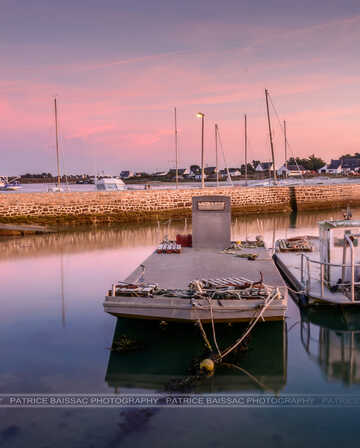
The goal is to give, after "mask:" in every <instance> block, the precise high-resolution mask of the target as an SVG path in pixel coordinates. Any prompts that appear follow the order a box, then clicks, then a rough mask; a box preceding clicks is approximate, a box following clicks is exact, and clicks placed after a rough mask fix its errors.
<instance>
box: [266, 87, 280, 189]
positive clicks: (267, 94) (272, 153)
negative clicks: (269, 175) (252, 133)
mask: <svg viewBox="0 0 360 448" xmlns="http://www.w3.org/2000/svg"><path fill="white" fill-rule="evenodd" d="M268 97H269V92H268V91H267V89H265V99H266V112H267V119H268V126H269V136H270V147H271V157H272V164H273V173H274V184H275V185H276V184H277V177H276V169H275V155H274V144H273V139H272V132H271V122H270V112H269V98H268Z"/></svg>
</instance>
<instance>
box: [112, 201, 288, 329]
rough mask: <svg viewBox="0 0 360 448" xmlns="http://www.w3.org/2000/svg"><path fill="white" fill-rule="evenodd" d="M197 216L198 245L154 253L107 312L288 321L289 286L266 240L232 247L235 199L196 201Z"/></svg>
mask: <svg viewBox="0 0 360 448" xmlns="http://www.w3.org/2000/svg"><path fill="white" fill-rule="evenodd" d="M192 216H193V219H192V223H193V224H192V226H193V235H192V244H193V247H191V248H190V247H182V248H181V250H180V253H175V252H171V253H157V251H155V252H154V253H153V254H152V255H151V256H150V257H149V258H148V259H147V260H145V261H144V263H143V264H142V265H141V266H140V267H138V268H137V269H136V270H135V272H133V273H132V274H131V275H130V276H129V277H128V278H127V279H126V280H125V281H123V282H116V283H114V284H113V285H112V288H111V290H110V291H109V292H108V295H107V296H106V298H105V302H104V310H105V311H106V312H107V313H110V314H112V315H114V316H119V317H128V318H138V319H155V320H164V321H179V322H196V321H199V320H200V321H201V322H211V321H215V322H237V321H251V320H253V319H254V318H256V317H257V316H258V317H259V318H261V319H262V320H266V321H267V320H283V319H284V317H285V312H286V309H287V288H286V285H285V283H284V281H283V279H282V277H281V275H280V274H279V272H278V270H277V269H276V266H275V265H274V262H273V260H272V258H271V255H270V253H269V252H268V250H267V249H266V248H265V247H264V244H263V242H262V241H257V242H252V243H251V244H250V243H249V242H243V243H240V244H237V243H235V244H231V239H230V224H231V214H230V198H229V197H226V196H201V197H200V196H198V197H193V210H192ZM177 252H178V251H177Z"/></svg>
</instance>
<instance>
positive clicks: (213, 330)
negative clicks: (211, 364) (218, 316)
mask: <svg viewBox="0 0 360 448" xmlns="http://www.w3.org/2000/svg"><path fill="white" fill-rule="evenodd" d="M207 301H208V302H209V306H210V316H211V327H212V332H213V339H214V344H215V347H216V350H217V352H218V354H219V356H220V357H221V351H220V349H219V346H218V343H217V340H216V333H215V324H214V314H213V309H212V302H211V301H212V299H210V298H207Z"/></svg>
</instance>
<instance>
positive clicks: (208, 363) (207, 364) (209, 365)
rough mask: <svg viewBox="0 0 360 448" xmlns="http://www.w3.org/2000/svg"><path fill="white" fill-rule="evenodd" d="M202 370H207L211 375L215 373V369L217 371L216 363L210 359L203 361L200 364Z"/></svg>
mask: <svg viewBox="0 0 360 448" xmlns="http://www.w3.org/2000/svg"><path fill="white" fill-rule="evenodd" d="M200 369H201V370H206V371H207V372H209V373H211V372H213V371H214V369H215V364H214V361H213V360H212V359H209V358H206V359H204V360H202V361H201V363H200Z"/></svg>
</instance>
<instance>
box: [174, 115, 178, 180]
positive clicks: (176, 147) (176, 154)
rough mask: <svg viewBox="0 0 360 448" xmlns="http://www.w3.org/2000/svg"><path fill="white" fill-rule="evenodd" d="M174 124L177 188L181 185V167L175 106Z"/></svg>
mask: <svg viewBox="0 0 360 448" xmlns="http://www.w3.org/2000/svg"><path fill="white" fill-rule="evenodd" d="M174 125H175V133H174V138H175V181H176V188H178V186H179V169H178V131H177V117H176V107H174Z"/></svg>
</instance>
